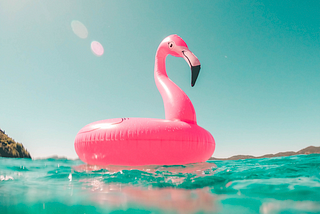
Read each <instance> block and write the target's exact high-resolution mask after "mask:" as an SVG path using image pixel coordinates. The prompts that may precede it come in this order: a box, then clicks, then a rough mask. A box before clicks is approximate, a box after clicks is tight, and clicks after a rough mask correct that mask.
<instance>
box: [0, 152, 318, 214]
mask: <svg viewBox="0 0 320 214" xmlns="http://www.w3.org/2000/svg"><path fill="white" fill-rule="evenodd" d="M0 213H1V214H2V213H86V214H88V213H179V214H180V213H181V214H182V213H183V214H184V213H228V214H229V213H262V214H267V213H286V214H287V213H299V214H300V213H320V155H319V154H311V155H297V156H291V157H279V158H270V159H267V158H266V159H248V160H236V161H208V162H206V163H199V164H190V165H181V166H144V167H125V166H123V167H120V166H109V167H99V166H87V165H85V164H84V163H83V162H81V161H80V160H66V159H44V160H29V159H11V158H0Z"/></svg>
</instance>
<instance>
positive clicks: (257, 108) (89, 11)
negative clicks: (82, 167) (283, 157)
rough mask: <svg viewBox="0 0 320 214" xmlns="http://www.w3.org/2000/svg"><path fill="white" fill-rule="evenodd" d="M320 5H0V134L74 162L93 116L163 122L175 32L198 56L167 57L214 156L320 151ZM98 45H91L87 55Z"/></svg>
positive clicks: (143, 1) (117, 0)
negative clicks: (164, 81)
mask: <svg viewBox="0 0 320 214" xmlns="http://www.w3.org/2000/svg"><path fill="white" fill-rule="evenodd" d="M319 9H320V1H318V0H309V1H302V0H301V1H295V0H292V1H278V0H266V1H258V0H245V1H228V0H206V1H205V0H202V1H191V0H177V1H169V0H164V1H148V0H140V1H124V0H114V1H107V0H104V1H102V0H100V1H99V0H97V1H84V0H83V1H78V0H64V1H49V0H41V1H39V0H21V1H20V0H10V1H6V0H0V100H1V101H0V128H1V129H3V130H5V131H6V133H7V134H8V135H9V136H10V137H12V138H13V139H15V140H16V141H18V142H21V143H23V145H24V146H25V147H26V148H27V150H28V151H29V152H30V153H31V155H32V157H33V158H40V157H48V156H51V155H58V156H66V157H68V158H77V154H76V153H75V150H74V139H75V136H76V134H77V133H78V131H79V130H80V129H81V128H82V127H83V126H85V125H86V124H89V123H91V122H94V121H98V120H103V119H111V118H122V117H142V118H162V119H164V117H165V115H164V107H163V101H162V98H161V96H160V93H159V92H158V90H157V87H156V85H155V83H154V76H153V69H154V58H155V53H156V50H157V47H158V45H159V44H160V42H161V41H162V40H163V39H164V38H165V37H166V36H168V35H171V34H177V35H179V36H180V37H181V38H183V39H184V41H185V42H186V43H187V44H188V47H189V48H190V50H191V51H192V52H193V53H194V54H195V55H196V56H197V57H198V58H199V60H200V62H201V71H200V75H199V77H198V80H197V82H196V85H195V86H194V87H191V86H190V78H191V77H190V76H191V72H190V68H189V66H188V64H187V63H186V62H185V60H183V59H182V58H176V57H173V56H168V58H167V60H166V67H167V73H168V76H169V78H170V79H171V80H173V81H174V82H175V83H176V84H177V85H178V86H179V87H181V89H182V90H183V91H185V93H186V94H187V95H188V96H189V98H190V100H191V101H192V103H193V105H194V107H195V111H196V114H197V121H198V125H200V126H201V127H203V128H205V129H206V130H208V131H209V132H210V133H211V134H212V135H213V137H214V138H215V141H216V150H215V152H214V154H213V156H214V157H229V156H232V155H237V154H248V155H256V156H258V155H263V154H267V153H277V152H280V151H298V150H300V149H302V148H305V147H307V146H310V145H313V146H320V16H319ZM91 46H93V48H91Z"/></svg>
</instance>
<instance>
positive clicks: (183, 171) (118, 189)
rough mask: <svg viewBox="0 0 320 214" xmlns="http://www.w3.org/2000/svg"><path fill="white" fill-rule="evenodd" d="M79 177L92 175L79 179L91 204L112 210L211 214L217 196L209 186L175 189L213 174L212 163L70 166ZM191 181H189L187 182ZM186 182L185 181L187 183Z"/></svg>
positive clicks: (214, 166) (213, 165)
mask: <svg viewBox="0 0 320 214" xmlns="http://www.w3.org/2000/svg"><path fill="white" fill-rule="evenodd" d="M73 168H74V170H75V171H76V172H78V173H80V174H82V173H86V175H90V174H91V175H92V176H93V177H92V176H91V177H90V178H88V177H86V178H83V179H79V183H82V189H83V190H84V194H85V195H86V196H89V197H90V201H92V202H94V203H98V204H99V205H100V206H102V207H108V208H110V207H112V209H113V210H115V209H121V210H127V209H128V208H133V209H135V208H143V209H144V210H146V209H147V210H152V211H155V212H156V210H161V213H170V212H174V213H197V212H202V213H212V212H213V211H215V210H216V205H215V204H216V200H217V199H216V198H217V196H216V195H214V194H212V193H211V190H210V189H209V187H205V188H199V189H182V188H176V187H178V186H179V184H181V183H183V182H193V181H192V180H193V179H194V178H199V177H202V176H208V175H211V174H213V173H214V171H215V170H216V165H215V164H214V163H208V162H204V163H197V164H188V165H181V166H159V165H149V166H94V165H79V166H76V167H73ZM190 178H192V179H190ZM186 180H187V181H186Z"/></svg>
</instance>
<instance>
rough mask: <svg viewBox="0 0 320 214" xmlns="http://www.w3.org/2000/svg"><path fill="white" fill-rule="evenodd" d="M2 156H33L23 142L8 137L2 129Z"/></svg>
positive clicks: (0, 144) (0, 132)
mask: <svg viewBox="0 0 320 214" xmlns="http://www.w3.org/2000/svg"><path fill="white" fill-rule="evenodd" d="M0 157H8V158H31V156H30V154H29V152H28V151H27V150H26V149H25V148H24V147H23V145H22V144H21V143H17V142H16V141H15V140H13V139H12V138H10V137H8V135H6V133H5V132H4V131H2V130H1V129H0Z"/></svg>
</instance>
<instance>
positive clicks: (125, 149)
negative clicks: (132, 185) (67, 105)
mask: <svg viewBox="0 0 320 214" xmlns="http://www.w3.org/2000/svg"><path fill="white" fill-rule="evenodd" d="M168 54H171V55H173V56H177V57H183V58H184V59H185V60H186V61H187V62H188V64H189V65H190V66H198V65H200V62H199V60H198V59H197V58H196V57H195V55H194V54H193V53H192V52H191V51H190V50H189V49H188V47H187V45H186V43H185V42H184V41H183V40H182V39H181V38H180V37H179V36H177V35H171V36H168V37H167V38H165V39H164V40H163V41H162V42H161V43H160V45H159V47H158V50H157V53H156V58H155V69H154V77H155V82H156V85H157V87H158V90H159V92H160V93H161V96H162V98H163V102H164V107H165V115H166V119H165V120H162V119H151V118H116V119H109V120H102V121H97V122H94V123H91V124H88V125H87V126H85V127H83V128H82V129H81V130H80V131H79V133H78V134H77V136H76V139H75V150H76V152H77V154H78V156H79V158H80V159H81V160H82V161H84V162H85V163H88V164H92V165H131V166H134V165H180V164H189V163H198V162H204V161H206V160H208V159H209V158H210V157H211V156H212V154H213V152H214V149H215V141H214V139H213V137H212V135H211V134H210V133H209V132H208V131H206V130H205V129H203V128H201V127H200V126H198V125H197V120H196V114H195V110H194V107H193V105H192V103H191V101H190V99H189V98H188V96H187V95H186V94H185V93H184V92H183V91H182V90H181V89H180V88H179V87H178V86H177V85H176V84H175V83H173V82H172V81H171V80H170V79H169V78H168V76H167V72H166V67H165V59H166V57H167V55H168Z"/></svg>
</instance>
